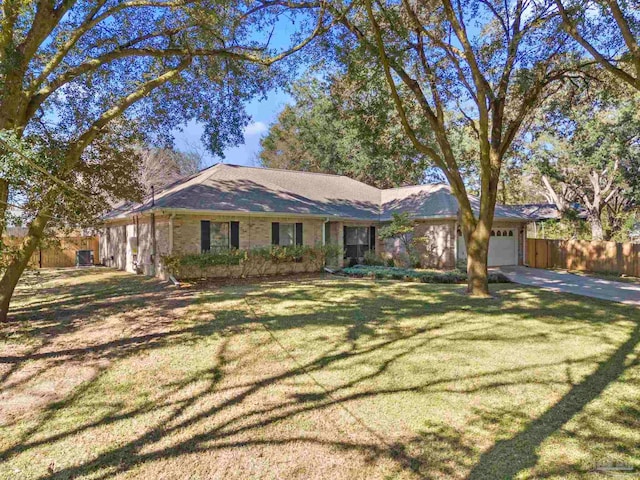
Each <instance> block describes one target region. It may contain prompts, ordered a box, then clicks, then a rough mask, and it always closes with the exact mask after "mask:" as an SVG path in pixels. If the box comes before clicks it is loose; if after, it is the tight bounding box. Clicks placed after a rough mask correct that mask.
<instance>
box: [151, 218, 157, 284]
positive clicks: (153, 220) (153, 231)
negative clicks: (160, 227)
mask: <svg viewBox="0 0 640 480" xmlns="http://www.w3.org/2000/svg"><path fill="white" fill-rule="evenodd" d="M150 273H151V276H152V277H155V276H156V214H155V213H153V212H152V213H151V272H150Z"/></svg>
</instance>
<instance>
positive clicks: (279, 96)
mask: <svg viewBox="0 0 640 480" xmlns="http://www.w3.org/2000/svg"><path fill="white" fill-rule="evenodd" d="M291 102H292V98H291V96H290V95H289V94H287V93H286V92H284V91H282V90H273V91H270V92H269V93H268V95H267V98H265V99H263V100H261V101H260V100H252V101H251V102H249V103H248V104H247V106H246V109H247V113H248V114H249V115H250V116H251V122H250V123H249V125H247V126H246V127H245V129H244V144H243V145H239V146H237V147H232V148H227V149H226V150H225V151H224V154H225V158H224V159H223V160H220V159H218V158H213V157H212V156H211V154H209V153H208V152H207V151H206V149H205V147H204V145H202V142H201V140H200V137H201V136H202V131H203V127H202V125H200V124H198V123H196V122H190V123H189V124H188V125H187V126H186V127H185V128H184V129H183V131H178V132H175V147H176V148H177V149H178V150H182V151H194V150H195V151H197V152H198V153H200V154H201V155H202V156H203V157H204V165H202V167H208V166H210V165H212V164H213V163H217V162H220V161H224V163H232V164H235V165H248V166H258V159H257V157H258V152H259V151H260V139H261V138H262V137H263V136H264V135H266V133H267V130H268V129H269V126H270V125H271V124H272V123H273V122H274V121H275V120H276V118H277V117H278V114H279V113H280V111H281V110H282V109H283V108H284V106H285V105H286V104H287V103H291Z"/></svg>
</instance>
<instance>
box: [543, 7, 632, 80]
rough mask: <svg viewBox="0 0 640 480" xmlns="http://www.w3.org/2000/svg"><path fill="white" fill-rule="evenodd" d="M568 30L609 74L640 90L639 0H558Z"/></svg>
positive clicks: (563, 22) (564, 25)
mask: <svg viewBox="0 0 640 480" xmlns="http://www.w3.org/2000/svg"><path fill="white" fill-rule="evenodd" d="M555 3H556V6H557V8H558V11H559V13H560V16H561V18H562V25H563V27H564V28H565V30H566V31H567V32H568V33H569V34H570V35H571V37H573V39H574V40H575V41H576V42H577V43H578V44H580V45H581V46H582V47H583V48H584V49H585V50H586V51H587V52H589V54H590V55H591V56H592V57H593V58H594V59H595V60H596V61H597V62H598V63H599V64H600V65H601V66H603V67H604V68H605V69H606V70H607V71H608V72H609V73H611V74H612V75H613V76H614V77H616V78H617V79H618V80H620V81H622V82H625V83H626V84H628V85H631V86H632V87H633V88H635V89H636V90H640V47H639V46H638V35H639V34H640V9H639V8H638V3H637V1H631V2H626V1H625V2H619V1H617V0H555Z"/></svg>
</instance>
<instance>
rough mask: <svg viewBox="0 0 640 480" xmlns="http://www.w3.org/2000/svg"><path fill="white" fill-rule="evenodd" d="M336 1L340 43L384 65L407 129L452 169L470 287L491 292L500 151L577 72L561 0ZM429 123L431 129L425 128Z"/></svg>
mask: <svg viewBox="0 0 640 480" xmlns="http://www.w3.org/2000/svg"><path fill="white" fill-rule="evenodd" d="M331 6H332V7H333V8H334V10H335V11H336V12H337V15H338V16H339V19H340V22H341V24H342V25H343V27H344V30H343V32H342V35H341V36H337V37H338V38H337V39H336V41H337V43H338V45H340V49H341V50H344V49H345V48H347V47H346V46H347V45H349V44H353V45H355V48H360V49H362V50H363V51H365V52H366V53H368V55H369V58H370V59H371V62H375V63H376V64H378V65H380V66H381V67H382V68H383V71H384V75H385V78H386V80H387V84H388V87H389V92H390V94H391V97H392V99H393V100H394V103H395V106H396V108H397V110H398V113H399V117H400V121H401V123H402V125H403V128H404V130H405V133H406V135H407V136H408V138H409V139H410V141H411V142H412V144H413V145H414V147H415V149H416V150H417V151H418V152H420V153H421V154H423V155H425V156H426V157H427V158H429V159H430V160H431V161H432V162H433V164H434V165H436V166H438V167H439V168H440V169H441V170H442V171H443V173H444V175H445V176H446V177H447V180H448V182H449V184H450V185H451V189H452V191H453V193H454V194H455V196H456V198H457V200H458V203H459V205H460V225H461V230H462V234H463V236H464V239H465V242H466V244H467V252H468V259H467V270H468V274H469V275H468V278H469V280H468V291H469V292H470V293H471V294H473V295H479V296H486V295H488V285H487V257H488V245H489V237H490V232H491V226H492V222H493V216H494V210H495V204H496V198H497V192H498V184H499V180H500V171H501V167H502V164H503V159H504V158H505V156H506V155H507V153H508V152H509V149H510V147H511V145H512V142H513V140H514V138H516V136H517V135H518V133H519V131H520V130H521V128H522V126H523V124H524V123H525V121H527V119H528V117H529V116H530V114H531V113H532V112H533V111H534V110H535V109H536V108H537V107H538V106H539V104H540V102H541V101H542V99H543V98H544V96H545V94H546V93H548V92H549V89H550V88H552V86H553V85H554V83H557V82H559V81H560V80H562V79H563V78H565V77H566V76H568V75H571V73H570V72H571V70H572V67H571V63H572V61H573V56H572V54H571V52H569V51H567V49H566V47H565V45H566V44H567V43H568V42H566V38H564V37H566V34H565V33H563V32H562V31H561V30H560V28H559V23H560V22H559V19H558V15H557V9H556V8H555V4H554V3H553V1H552V0H549V1H543V2H531V1H527V0H513V1H503V0H500V1H497V0H481V1H468V0H467V1H465V0H461V1H457V2H453V1H451V0H437V1H436V0H434V1H429V2H414V1H411V0H401V1H392V0H387V1H383V0H378V1H374V0H364V1H363V2H362V4H361V7H360V4H357V6H355V7H354V8H352V10H351V11H350V12H349V14H348V15H341V14H340V13H339V12H341V11H342V8H343V7H344V5H343V3H342V2H335V3H333V4H331ZM339 53H341V52H340V51H339ZM415 112H419V113H420V116H419V121H416V120H415V118H416V114H415ZM423 124H426V125H428V126H429V130H430V131H431V132H433V137H429V138H425V137H424V136H422V135H421V134H420V132H421V131H423V130H424V129H423V128H422V127H423ZM461 129H465V130H467V131H469V132H472V138H473V161H474V162H475V165H476V169H475V170H476V171H477V175H478V178H479V184H480V200H479V204H478V205H475V204H474V202H473V200H472V199H471V198H470V196H469V195H468V191H467V182H466V178H465V175H464V170H465V169H464V168H463V167H464V159H465V158H468V153H469V152H468V151H467V152H461V151H460V148H459V142H458V140H459V132H460V131H461ZM432 138H433V140H432Z"/></svg>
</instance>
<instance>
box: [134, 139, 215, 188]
mask: <svg viewBox="0 0 640 480" xmlns="http://www.w3.org/2000/svg"><path fill="white" fill-rule="evenodd" d="M201 167H202V157H201V156H200V155H198V154H197V153H196V152H186V153H185V152H180V151H176V150H173V149H169V148H143V149H141V151H140V165H139V172H140V183H141V185H142V188H143V190H144V192H146V193H149V192H150V191H151V187H154V188H156V189H159V188H162V187H164V186H165V185H168V184H170V183H173V182H175V181H177V180H180V179H181V178H183V177H185V176H188V175H192V174H194V173H196V172H198V170H200V168H201Z"/></svg>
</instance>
